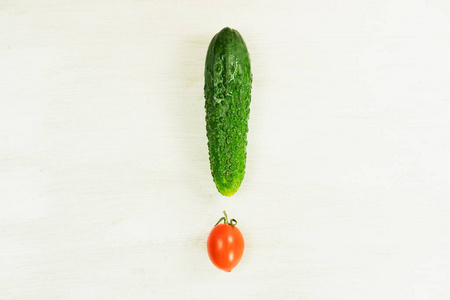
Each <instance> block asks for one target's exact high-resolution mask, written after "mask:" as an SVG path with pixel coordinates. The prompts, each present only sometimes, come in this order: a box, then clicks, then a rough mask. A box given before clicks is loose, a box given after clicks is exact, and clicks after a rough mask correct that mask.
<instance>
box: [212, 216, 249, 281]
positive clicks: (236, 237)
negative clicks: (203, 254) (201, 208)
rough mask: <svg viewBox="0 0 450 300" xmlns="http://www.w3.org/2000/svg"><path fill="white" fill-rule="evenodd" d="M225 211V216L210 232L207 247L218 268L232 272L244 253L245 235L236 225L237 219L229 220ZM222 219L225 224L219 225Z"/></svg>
mask: <svg viewBox="0 0 450 300" xmlns="http://www.w3.org/2000/svg"><path fill="white" fill-rule="evenodd" d="M223 213H224V215H225V217H222V218H221V219H220V220H219V221H218V222H217V223H216V225H215V226H214V228H213V229H212V230H211V232H210V233H209V236H208V242H207V248H208V255H209V259H210V260H211V262H212V263H213V264H214V265H215V266H216V267H217V268H219V269H221V270H224V271H226V272H231V270H232V269H233V268H234V267H236V266H237V264H238V263H239V261H240V260H241V258H242V255H243V254H244V237H243V236H242V233H241V232H240V231H239V229H238V228H237V227H236V226H235V225H236V223H237V221H236V220H235V219H231V220H230V222H228V217H227V214H226V212H223ZM222 220H223V221H224V224H220V225H217V224H219V223H220V222H221V221H222ZM233 223H234V224H233Z"/></svg>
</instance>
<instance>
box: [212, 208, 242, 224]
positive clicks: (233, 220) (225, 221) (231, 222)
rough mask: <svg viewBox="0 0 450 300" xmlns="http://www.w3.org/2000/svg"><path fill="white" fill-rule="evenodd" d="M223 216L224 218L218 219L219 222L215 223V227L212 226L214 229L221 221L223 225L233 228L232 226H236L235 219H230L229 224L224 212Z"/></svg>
mask: <svg viewBox="0 0 450 300" xmlns="http://www.w3.org/2000/svg"><path fill="white" fill-rule="evenodd" d="M223 214H224V215H225V217H222V218H220V219H219V221H217V223H216V225H214V227H216V226H217V225H218V224H219V223H220V222H222V221H223V223H224V224H226V225H231V226H233V228H234V226H236V224H237V221H236V219H231V220H230V222H228V216H227V213H226V212H225V211H223Z"/></svg>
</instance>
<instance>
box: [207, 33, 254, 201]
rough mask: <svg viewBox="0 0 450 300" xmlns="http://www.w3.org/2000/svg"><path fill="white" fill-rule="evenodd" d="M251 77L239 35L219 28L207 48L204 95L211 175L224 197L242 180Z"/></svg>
mask: <svg viewBox="0 0 450 300" xmlns="http://www.w3.org/2000/svg"><path fill="white" fill-rule="evenodd" d="M252 78H253V76H252V73H251V68H250V55H249V53H248V50H247V46H246V45H245V42H244V40H243V38H242V36H241V35H240V34H239V32H238V31H237V30H234V29H230V28H228V27H226V28H224V29H222V30H221V31H220V32H219V33H217V34H216V35H215V36H214V37H213V39H212V40H211V43H210V44H209V47H208V53H207V55H206V63H205V87H204V92H205V110H206V118H205V119H206V132H207V137H208V150H209V162H210V166H211V174H212V176H213V179H214V182H215V184H216V187H217V189H218V191H219V192H220V193H221V194H222V195H224V196H228V197H229V196H232V195H233V194H234V193H236V192H237V190H238V189H239V187H240V185H241V183H242V180H243V179H244V174H245V164H246V160H247V152H246V146H247V132H248V119H249V116H250V102H251V89H252Z"/></svg>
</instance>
